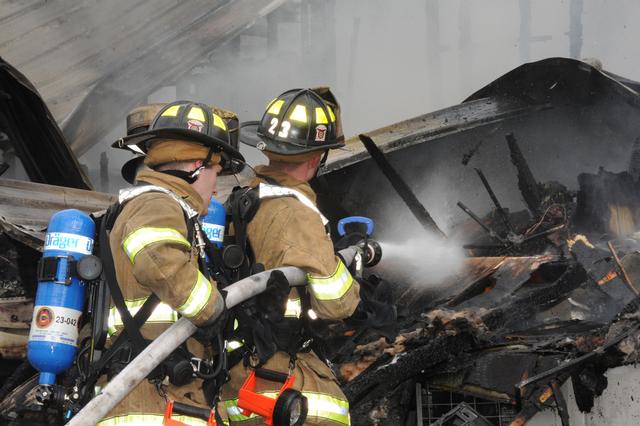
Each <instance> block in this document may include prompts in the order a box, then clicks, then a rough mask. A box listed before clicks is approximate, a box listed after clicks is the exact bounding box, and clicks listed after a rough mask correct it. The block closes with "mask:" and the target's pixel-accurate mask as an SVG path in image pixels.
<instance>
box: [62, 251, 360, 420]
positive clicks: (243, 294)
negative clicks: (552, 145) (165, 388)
mask: <svg viewBox="0 0 640 426" xmlns="http://www.w3.org/2000/svg"><path fill="white" fill-rule="evenodd" d="M359 251H360V249H359V248H357V247H355V246H351V247H347V248H346V249H344V250H341V251H340V252H339V253H340V256H341V257H342V259H343V260H344V262H345V264H350V263H351V262H352V261H353V259H354V258H355V257H356V255H357V254H358V253H359ZM274 270H279V271H282V273H283V274H284V275H285V277H286V278H287V280H288V281H289V284H290V285H291V286H292V287H299V286H304V285H306V283H307V274H306V272H305V271H304V270H302V269H300V268H296V267H293V266H286V267H282V268H277V269H270V270H268V271H264V272H260V273H258V274H255V275H252V276H250V277H247V278H245V279H242V280H240V281H238V282H236V283H234V284H232V285H230V286H229V287H226V288H225V290H226V291H227V297H226V299H225V302H226V306H227V308H232V307H234V306H237V305H239V304H240V303H242V302H244V301H245V300H248V299H251V298H252V297H254V296H257V295H258V294H260V293H262V292H264V291H265V290H266V288H267V281H268V280H269V277H270V275H271V272H273V271H274ZM197 329H198V328H197V327H196V326H195V325H194V324H193V323H192V322H191V321H189V320H188V319H186V318H180V319H179V320H178V321H176V322H175V323H174V324H173V325H171V327H169V328H168V329H167V330H165V331H164V333H162V334H161V335H160V336H158V338H157V339H155V340H153V342H151V344H149V346H147V347H146V348H145V349H144V350H143V351H142V352H141V353H140V354H139V355H138V356H137V357H136V358H134V359H133V360H132V361H131V362H130V363H129V364H128V365H127V366H126V367H125V368H124V369H123V370H122V371H121V372H120V374H118V375H117V376H116V377H114V378H113V379H112V380H111V381H110V382H109V383H108V384H107V385H106V386H105V387H104V388H103V389H102V391H101V392H100V393H99V394H98V395H96V396H95V398H93V399H92V400H91V401H89V403H88V404H87V405H86V406H85V407H84V408H83V409H82V410H80V411H79V412H78V414H76V415H75V416H74V417H73V418H72V419H71V420H70V421H69V422H68V423H67V425H68V426H93V425H95V424H96V423H97V422H98V421H100V420H101V419H102V418H103V417H105V416H106V415H107V414H108V413H109V411H111V409H113V407H115V406H116V405H117V404H118V403H119V402H120V401H122V400H123V399H124V398H125V397H126V396H127V395H128V394H129V392H130V391H131V390H132V389H134V388H135V387H136V386H137V385H138V384H140V383H141V382H142V381H143V380H145V378H146V377H147V376H148V375H149V373H151V372H152V371H153V369H154V368H156V367H157V366H158V365H159V364H160V363H161V362H162V361H163V360H164V359H165V358H166V357H167V356H169V354H171V353H172V352H173V351H174V350H175V349H176V348H177V347H178V346H180V345H181V344H182V343H183V342H184V341H186V340H187V339H188V338H189V337H190V336H191V335H192V334H193V333H194V332H195V331H196V330H197Z"/></svg>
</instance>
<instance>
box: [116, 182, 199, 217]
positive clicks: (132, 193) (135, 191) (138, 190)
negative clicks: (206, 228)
mask: <svg viewBox="0 0 640 426" xmlns="http://www.w3.org/2000/svg"><path fill="white" fill-rule="evenodd" d="M147 192H162V193H163V194H166V195H168V196H170V197H171V198H173V199H174V200H175V202H176V203H178V204H180V207H181V208H182V210H184V212H185V213H186V215H187V217H188V218H189V219H191V218H192V217H195V216H198V212H197V211H196V210H195V209H194V208H193V207H191V206H190V205H189V204H188V203H187V202H186V201H184V200H183V199H182V197H180V196H178V195H177V194H175V193H174V192H173V191H169V190H168V189H166V188H163V187H161V186H156V185H144V186H132V187H130V188H124V189H121V190H120V193H119V194H118V202H120V204H124V203H126V202H127V201H129V200H131V199H132V198H135V197H137V196H138V195H141V194H145V193H147Z"/></svg>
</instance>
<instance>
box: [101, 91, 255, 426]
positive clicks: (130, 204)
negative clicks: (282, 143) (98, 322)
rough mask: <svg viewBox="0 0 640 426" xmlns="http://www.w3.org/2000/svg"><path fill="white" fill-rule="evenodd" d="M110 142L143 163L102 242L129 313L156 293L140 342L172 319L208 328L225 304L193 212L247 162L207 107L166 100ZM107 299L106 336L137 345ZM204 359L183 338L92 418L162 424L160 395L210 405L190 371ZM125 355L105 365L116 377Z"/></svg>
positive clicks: (200, 347) (201, 348) (199, 347)
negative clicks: (135, 128) (159, 364)
mask: <svg viewBox="0 0 640 426" xmlns="http://www.w3.org/2000/svg"><path fill="white" fill-rule="evenodd" d="M114 146H116V147H119V148H127V149H130V150H132V151H134V152H137V153H139V154H144V155H145V157H144V164H145V165H146V166H147V167H148V169H146V170H141V171H139V172H138V174H137V176H136V181H137V185H136V186H135V187H132V188H128V189H125V190H122V191H121V192H120V195H119V202H120V203H119V206H120V210H119V213H118V214H117V217H116V219H115V222H114V223H113V227H112V228H111V232H110V235H109V238H108V240H109V243H110V247H111V253H112V260H113V264H114V266H115V273H116V276H117V284H118V286H119V289H120V290H121V295H122V297H123V299H124V304H125V305H126V309H128V312H129V313H131V314H132V315H133V314H135V312H137V311H138V310H144V309H147V310H149V308H148V307H145V303H148V302H146V301H147V300H148V299H151V298H157V299H158V300H157V302H156V304H155V305H152V306H153V308H152V310H150V315H149V316H148V319H147V320H146V322H145V323H144V324H143V325H142V327H140V328H139V332H140V333H141V335H142V337H143V338H144V339H147V340H150V339H153V338H155V337H157V336H158V335H159V334H160V333H161V332H162V331H164V330H165V329H166V328H167V327H168V326H169V325H170V324H171V323H173V322H175V321H176V320H177V319H178V317H179V316H184V317H186V318H188V319H190V320H191V321H192V322H193V323H194V324H196V325H198V326H201V327H206V326H211V325H212V324H213V323H214V322H215V320H216V319H217V318H218V317H219V316H220V315H221V313H222V312H223V310H224V309H225V308H224V300H223V297H222V296H221V294H220V293H219V292H218V290H217V288H216V283H215V282H214V281H212V280H211V279H209V278H208V273H207V272H206V267H205V266H204V265H203V263H204V262H203V259H204V254H203V253H201V249H202V244H201V242H202V235H201V233H200V229H199V226H198V224H197V220H196V218H197V216H198V215H204V214H206V212H207V206H208V204H209V200H210V198H211V196H212V194H214V193H215V192H216V180H217V175H218V174H219V173H235V172H237V171H238V170H239V168H240V165H241V164H243V162H244V159H243V158H242V155H241V154H240V153H239V151H237V149H235V148H234V147H233V146H231V144H230V136H229V132H228V130H227V126H226V123H225V121H224V120H223V119H222V118H221V117H220V116H219V115H217V114H215V113H214V111H213V109H212V108H211V107H208V106H206V105H203V104H198V103H193V102H187V101H179V102H173V103H169V104H167V105H165V106H163V107H162V108H161V109H160V110H159V112H158V113H157V115H156V116H155V118H154V119H153V121H152V123H151V125H150V126H149V129H148V130H146V131H143V132H140V133H135V134H132V135H129V136H127V137H125V138H123V139H120V140H119V141H117V142H116V143H115V144H114ZM112 299H113V304H112V307H111V309H110V314H109V319H108V327H109V338H110V340H111V341H112V342H113V341H114V340H115V339H116V338H117V336H118V335H119V334H121V333H123V332H124V333H126V334H127V335H128V338H129V340H130V342H129V343H130V344H131V345H132V347H134V349H135V342H134V340H136V339H135V338H134V337H133V336H135V335H136V330H131V328H127V321H126V320H125V319H124V318H123V316H124V317H127V315H126V314H122V313H121V312H122V311H121V310H119V309H118V306H117V302H116V299H117V298H116V297H114V296H113V292H112ZM123 328H124V331H123ZM121 352H124V353H125V354H126V355H128V354H130V353H131V351H129V352H127V351H121ZM134 355H135V352H134ZM211 357H212V353H211V348H210V346H206V345H204V344H202V343H200V342H199V341H197V340H195V339H189V340H188V341H187V343H186V347H181V348H180V350H179V351H176V352H174V353H173V354H172V355H171V356H170V357H169V358H168V359H167V361H166V362H165V363H164V365H163V368H162V369H161V370H160V372H155V373H154V377H153V378H152V379H150V380H148V381H144V382H142V383H141V384H140V385H138V386H137V387H136V388H134V389H132V391H131V393H130V394H129V395H128V397H127V398H126V399H124V400H123V401H122V402H120V403H119V404H118V405H117V406H116V407H115V408H114V409H113V410H112V412H111V413H110V414H109V415H108V416H107V417H106V418H105V419H103V420H102V421H101V422H99V423H98V424H99V425H100V426H107V425H126V424H136V425H138V424H145V425H147V424H149V425H162V424H163V413H164V412H165V406H166V401H167V400H175V401H177V402H180V403H183V404H187V405H190V406H196V407H200V408H210V403H208V402H207V398H205V396H204V394H203V388H202V383H203V381H202V380H200V379H195V380H194V379H193V377H192V376H193V374H194V371H195V372H196V373H198V371H197V369H198V368H199V366H200V365H206V362H200V361H201V360H205V361H206V360H208V359H210V358H211ZM129 358H131V356H117V357H114V361H113V365H111V366H110V369H111V370H114V374H116V373H117V372H118V370H119V369H121V368H123V367H124V365H125V364H126V362H128V360H129ZM185 362H186V364H185ZM119 364H120V365H119ZM178 365H181V366H182V367H180V368H178V367H177V366H178ZM185 365H186V368H185ZM179 375H181V376H180V377H178V376H179ZM167 378H168V379H169V380H167ZM174 418H175V419H177V420H179V421H183V422H185V423H187V424H189V425H195V424H206V422H204V421H202V420H199V419H197V418H193V417H185V416H175V417H174Z"/></svg>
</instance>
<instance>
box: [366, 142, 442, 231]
mask: <svg viewBox="0 0 640 426" xmlns="http://www.w3.org/2000/svg"><path fill="white" fill-rule="evenodd" d="M359 137H360V141H362V143H363V145H364V147H365V148H366V149H367V151H368V152H369V155H371V158H372V159H373V161H374V162H375V163H376V164H377V165H378V167H379V168H380V171H382V173H383V174H384V175H385V177H386V178H387V179H388V180H389V183H391V186H393V189H395V190H396V192H397V193H398V195H399V196H400V198H402V201H404V202H405V204H406V205H407V207H409V210H411V213H412V214H413V215H414V216H415V218H416V219H417V220H418V222H419V223H420V225H422V227H423V228H424V229H425V230H426V231H428V232H433V233H435V234H436V235H437V236H439V237H441V238H447V236H446V235H445V233H444V232H442V230H441V229H440V228H439V227H438V225H437V224H436V222H435V221H434V220H433V218H432V217H431V215H430V214H429V212H428V211H427V209H425V207H424V205H423V204H422V203H421V202H420V200H418V197H416V195H415V194H414V193H413V191H412V190H411V188H409V185H407V183H406V182H405V181H404V179H402V177H400V175H399V174H398V172H397V171H396V170H395V169H394V168H393V166H392V165H391V164H390V163H389V161H388V160H387V158H386V157H385V155H384V153H383V152H382V151H381V150H380V148H378V146H377V145H376V143H375V142H374V141H373V139H371V138H370V137H369V136H367V135H360V136H359Z"/></svg>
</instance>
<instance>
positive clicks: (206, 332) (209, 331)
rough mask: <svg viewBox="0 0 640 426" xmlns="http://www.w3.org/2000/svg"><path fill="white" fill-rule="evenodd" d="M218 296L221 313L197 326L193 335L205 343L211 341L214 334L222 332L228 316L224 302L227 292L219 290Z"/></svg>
mask: <svg viewBox="0 0 640 426" xmlns="http://www.w3.org/2000/svg"><path fill="white" fill-rule="evenodd" d="M220 296H221V297H220V299H221V300H222V311H221V313H220V314H219V315H217V316H216V315H214V316H212V318H211V319H210V320H209V321H207V322H206V323H205V324H203V325H201V326H200V327H198V330H197V331H196V332H195V333H194V335H193V337H195V338H196V339H198V340H199V341H200V342H201V343H203V344H205V345H206V344H209V343H211V342H212V340H213V339H214V338H215V337H216V336H218V335H219V334H221V333H222V330H223V329H224V327H225V325H226V323H227V319H228V317H229V316H228V315H227V304H226V302H225V299H226V296H227V292H226V291H224V290H223V291H221V292H220Z"/></svg>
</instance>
